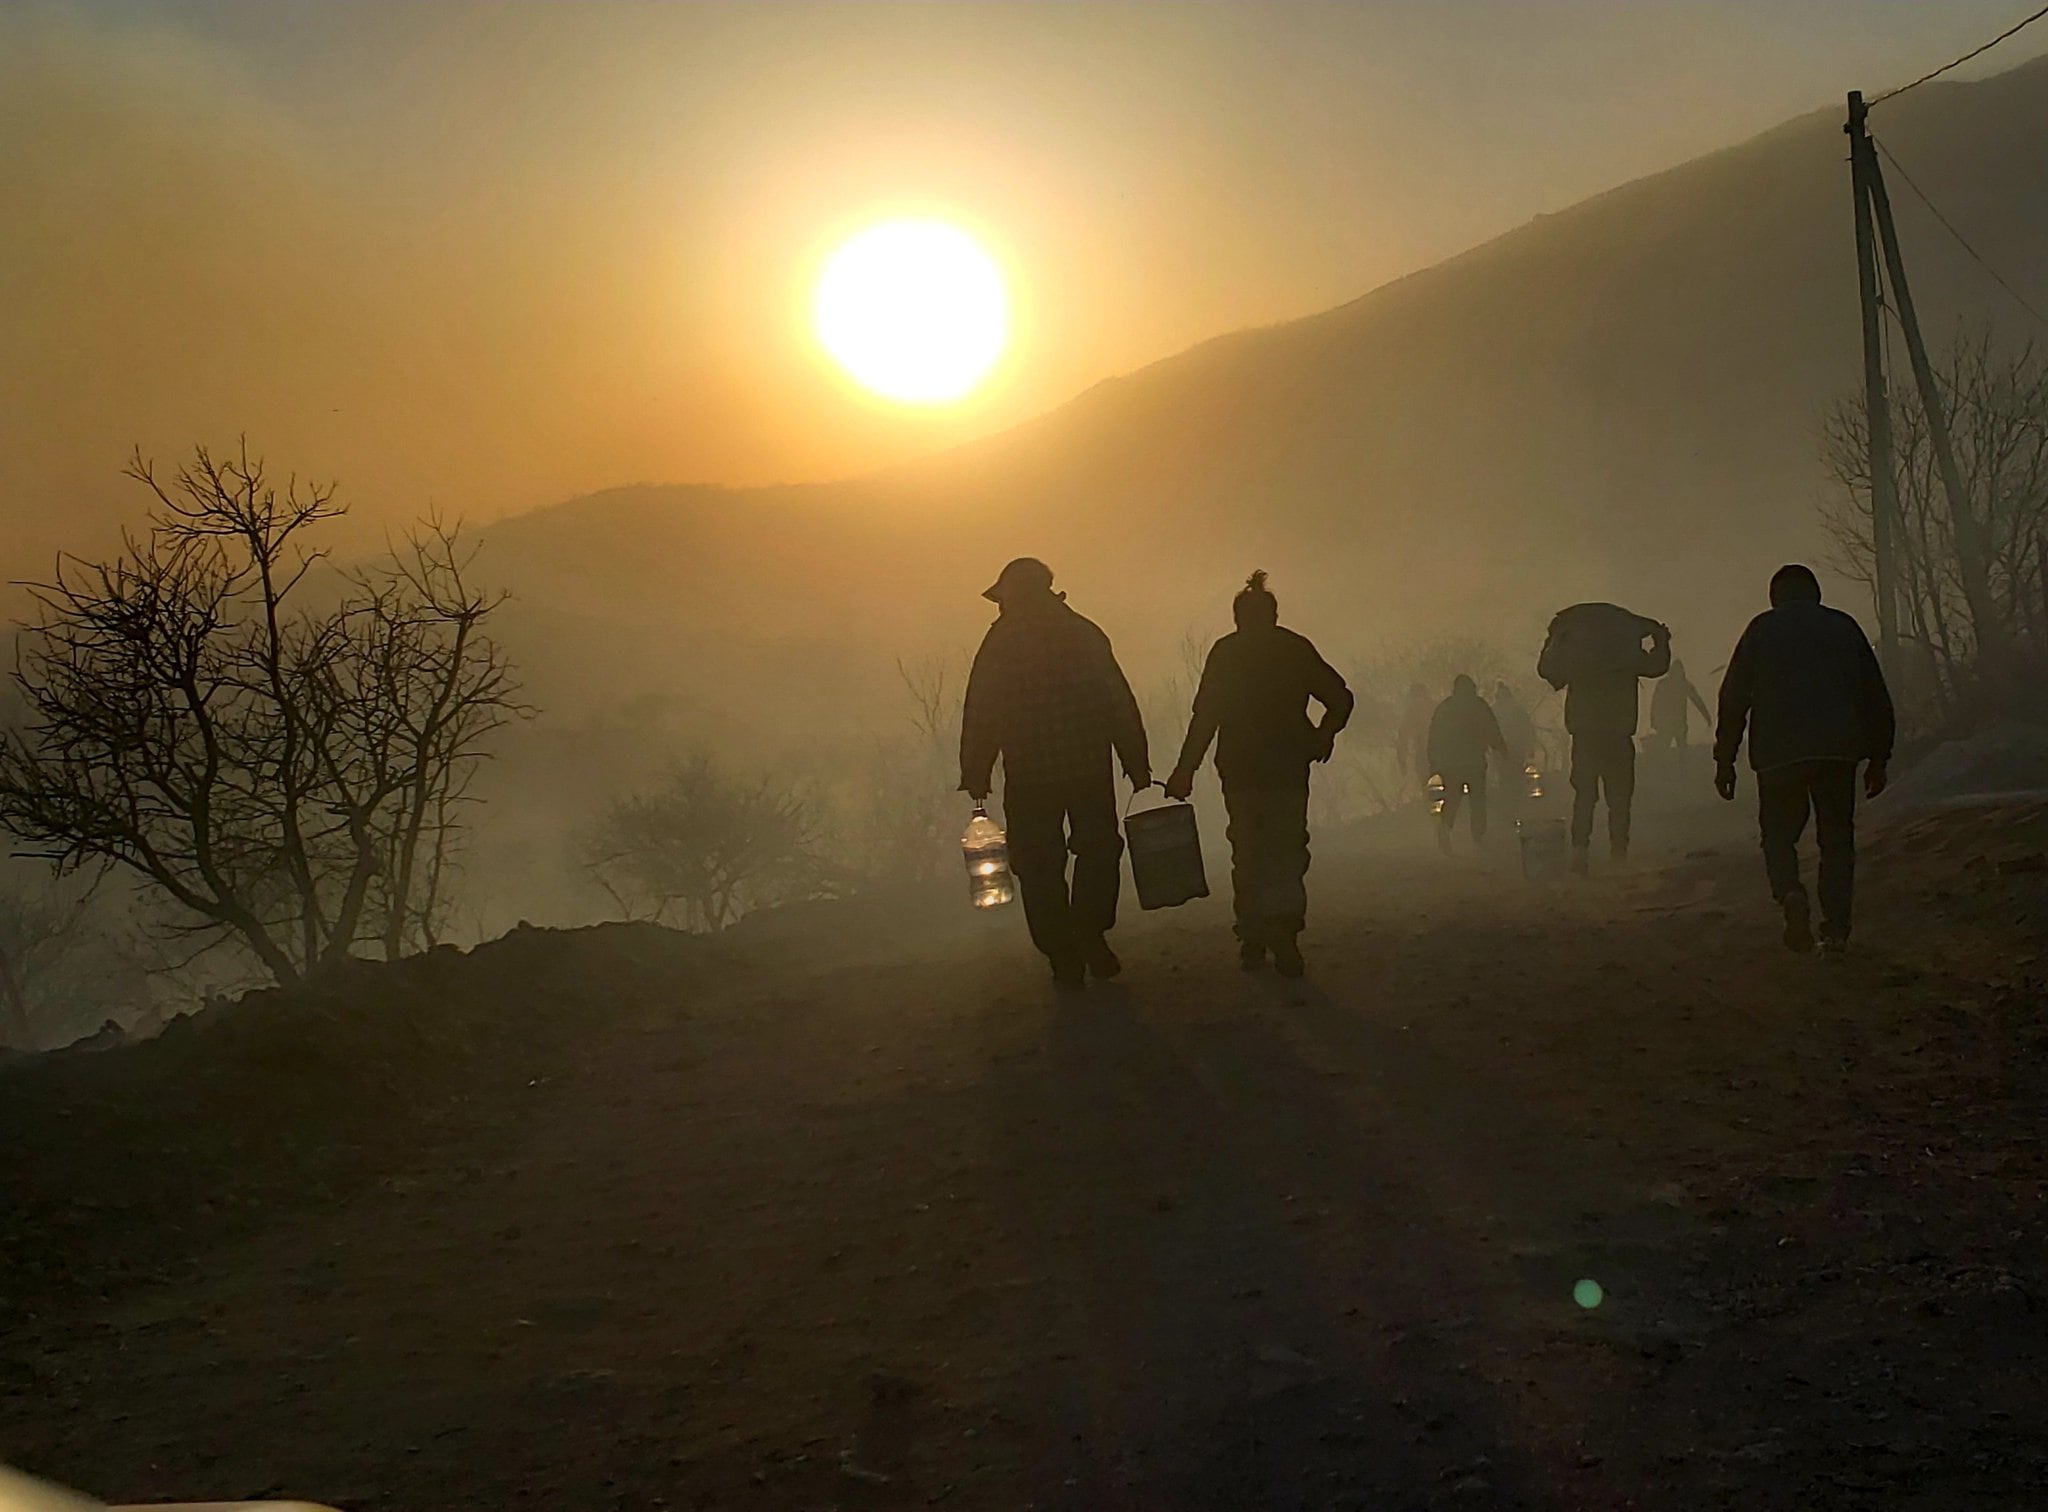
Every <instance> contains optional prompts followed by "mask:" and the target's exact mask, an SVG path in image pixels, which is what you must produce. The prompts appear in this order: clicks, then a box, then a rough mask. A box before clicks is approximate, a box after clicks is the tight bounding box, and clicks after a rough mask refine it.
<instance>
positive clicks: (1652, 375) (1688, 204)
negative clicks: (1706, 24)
mask: <svg viewBox="0 0 2048 1512" xmlns="http://www.w3.org/2000/svg"><path fill="white" fill-rule="evenodd" d="M1874 124H1875V127H1876V129H1877V130H1878V132H1879V133H1880V135H1881V136H1882V137H1883V138H1884V139H1885V140H1886V141H1887V143H1888V144H1889V145H1890V146H1892V147H1893V148H1894V149H1895V150H1896V151H1897V152H1898V154H1899V156H1900V158H1901V160H1902V161H1904V162H1905V163H1906V164H1907V165H1908V166H1909V167H1910V168H1911V169H1912V170H1913V172H1914V176H1915V178H1916V179H1917V180H1918V181H1919V182H1920V183H1922V184H1924V185H1927V186H1928V187H1929V188H1930V190H1931V191H1935V192H1937V193H1938V197H1939V199H1940V202H1941V203H1942V206H1943V208H1944V209H1945V210H1946V211H1947V212H1948V213H1949V214H1950V215H1951V216H1952V217H1953V218H1954V219H1955V220H1956V222H1957V223H1958V224H1959V225H1961V226H1963V227H1964V228H1966V229H1967V231H1968V233H1969V234H1970V236H1971V237H1972V238H1973V240H1975V241H1976V243H1977V244H1978V246H1979V248H1980V250H1982V251H1983V252H1984V253H1985V255H1986V256H1987V257H1989V258H1990V259H1991V261H1992V262H1993V263H1995V264H1996V265H1997V266H1999V267H2000V268H2001V269H2002V270H2003V271H2004V272H2005V273H2006V274H2007V275H2008V276H2009V277H2011V278H2012V279H2013V280H2014V281H2015V282H2016V283H2017V285H2018V286H2019V287H2020V288H2022V289H2029V288H2036V289H2038V288H2041V287H2044V286H2048V156H2044V155H2043V154H2040V153H2037V152H2027V153H2017V152H2014V151H2012V150H2011V145H2012V144H2014V143H2020V142H2038V141H2040V140H2042V138H2043V134H2044V131H2048V62H2043V63H2040V64H2033V65H2029V66H2027V67H2024V68H2021V69H2018V70H2016V71H2014V72H2012V73H2009V74H2006V75H2003V76H2000V77H1998V78H1994V79H1991V80H1988V81H1985V82H1981V83H1971V84H1957V85H1950V84H1942V85H1937V86H1930V87H1928V88H1926V89H1923V90H1920V91H1917V92H1916V93H1914V94H1912V95H1910V96H1908V97H1906V98H1903V99H1901V100H1899V101H1897V102H1896V103H1893V104H1888V105H1886V106H1885V107H1884V108H1883V109H1882V110H1880V111H1879V112H1878V113H1877V115H1876V117H1875V121H1874ZM1843 155H1844V148H1843V143H1842V137H1841V131H1840V112H1839V110H1837V109H1834V108H1829V109H1826V110H1822V111H1819V112H1817V113H1815V114H1813V115H1811V116H1807V117H1804V118H1801V119H1799V120H1795V121H1793V122H1790V123H1788V124H1787V125H1785V126H1783V127H1781V128H1779V129H1777V130H1775V131H1772V132H1770V133H1768V134H1766V135H1764V136H1762V137H1759V138H1757V139H1755V140H1753V141H1750V142H1747V143H1745V144H1743V145H1741V146H1738V147H1735V148H1732V149H1730V150H1728V151H1724V152H1721V153H1718V154H1715V155H1713V156H1710V157H1707V158H1703V159H1699V160H1697V161H1694V162H1691V163H1688V164H1685V165H1684V166H1682V167H1679V168H1676V169H1673V170H1671V171H1670V172H1667V173H1664V174H1661V175H1658V176H1655V177H1652V178H1648V179H1644V180H1641V181H1639V182H1636V183H1632V184H1629V185H1627V186H1625V187H1622V188H1619V189H1616V190H1614V191H1612V192H1610V193H1607V194H1604V195H1601V196H1599V197H1597V198H1595V199H1592V200H1589V201H1586V202H1584V203H1582V204H1579V205H1576V206H1574V207H1572V208H1571V209H1569V210H1565V211H1563V212H1560V213H1558V214H1555V215H1549V216H1544V217H1540V218H1539V219H1537V220H1535V221H1533V222H1531V223H1530V224H1528V225H1525V226H1523V227H1521V228H1520V229H1518V230H1516V231H1514V232H1512V233H1511V234H1508V235H1506V236H1503V237H1501V238H1499V239H1498V240H1496V241H1493V242H1491V243H1489V244H1487V245H1485V246H1482V247H1480V248H1477V249H1476V250H1474V251H1472V252H1470V253H1467V254H1465V255H1463V256H1461V257H1458V258H1455V259H1453V260H1451V261H1448V262H1446V263H1443V264H1441V265H1439V266H1437V267H1434V268H1431V269H1428V270H1427V271H1425V272H1421V273H1417V274H1415V275H1413V276H1411V277H1408V278H1405V279H1402V280H1400V281H1398V282H1396V283H1393V284H1390V285H1388V286H1386V287H1383V288H1381V289H1378V290H1376V291H1374V292H1373V293H1371V294H1369V295H1367V296H1365V297H1364V298H1361V299H1359V300H1356V301H1354V302H1353V303H1350V304H1347V305H1344V306H1342V307H1340V308H1338V309H1334V310H1331V311H1329V312H1327V313H1325V314H1322V315H1318V316H1315V317H1312V318H1309V319H1304V320H1298V321H1294V322H1291V323H1288V324H1285V325H1280V326H1275V327H1271V328H1268V329H1263V330H1256V331H1246V332H1241V333H1238V334H1235V335H1231V336H1226V337H1223V338H1220V339H1218V340H1215V341H1211V342H1209V343H1206V344H1204V345H1202V346H1200V347H1197V348H1195V349H1193V350H1191V351H1188V352H1185V353H1183V354H1181V355H1179V356H1177V357H1174V358H1171V359H1169V360H1167V361H1163V362H1160V363H1158V364H1156V365H1154V366H1152V367H1149V368H1146V369H1144V370H1143V371H1141V372H1138V373H1135V374H1133V375H1130V376H1128V377H1124V378H1119V379H1115V380H1112V381H1109V382H1106V383H1103V384H1101V385H1099V386H1097V387H1096V388H1094V389H1092V390H1090V391H1088V392H1087V393H1085V394H1083V395H1081V396H1080V397H1079V398H1077V399H1075V400H1074V401H1073V402H1072V403H1070V404H1068V405H1066V406H1064V407H1063V408H1061V409H1059V410H1058V411H1056V412H1054V413H1052V414H1049V415H1047V416H1045V417H1043V418H1041V419H1039V420H1037V421H1035V422H1032V423H1030V424H1027V425H1025V426H1023V427H1021V428H1019V429H1017V430H1014V431H1011V432H1008V433H1006V434H1003V435H1001V436H997V437H994V438H992V439H989V440H986V441H983V442H980V443H977V444H974V445H971V446H968V447H965V448H962V449H959V450H956V451H952V452H949V453H946V454H944V455H940V456H935V457H933V458H930V459H927V460H926V461H923V462H921V463H918V464H916V465H913V466H909V467H905V468H902V469H900V470H897V471H894V472H891V473H889V474H886V475H882V476H877V477H871V478H864V479H859V480H854V481H848V482H844V483H838V484H830V485H819V486H807V487H789V488H780V489H768V490H733V491H726V490H704V489H687V488H654V487H642V488H633V489H624V490H619V491H615V492H612V493H607V494H600V495H595V496H592V497H589V498H585V499H581V500H578V501H575V502H574V503H571V504H567V505H563V506H560V507H558V508H555V509H551V510H546V511H542V512H540V513H537V514H534V515H531V516H527V517H524V518H522V519H519V520H516V521H513V522H510V523H507V524H505V525H502V526H500V527H498V528H496V529H495V530H493V531H492V532H491V533H490V536H489V548H488V549H489V552H490V557H491V560H492V564H493V566H494V569H495V570H497V571H498V572H499V573H500V574H501V575H502V576H503V577H505V578H506V579H507V580H508V581H510V582H511V583H512V584H513V585H514V586H515V587H516V588H517V589H518V590H519V591H520V593H521V596H522V601H523V604H524V606H525V607H524V611H523V612H525V613H527V614H528V615H530V616H531V617H532V620H531V625H530V629H531V638H532V639H533V641H534V642H535V643H537V644H544V645H545V648H546V650H545V656H544V658H543V659H544V660H545V661H546V662H547V664H548V665H547V666H546V667H544V668H543V670H542V674H541V675H542V680H543V682H544V683H552V682H561V683H563V684H564V685H565V692H566V693H567V696H570V697H572V698H574V697H579V696H581V695H583V694H585V693H590V692H592V691H593V689H592V686H591V685H590V684H589V683H588V681H587V680H584V679H582V678H581V677H580V676H577V675H573V674H572V673H571V671H570V669H571V668H573V667H575V666H578V665H582V664H585V663H586V660H587V658H586V650H587V643H588V642H589V640H591V639H592V638H596V639H598V640H601V641H602V642H603V643H604V644H605V646H606V659H607V662H608V663H609V664H610V665H611V666H612V668H613V670H614V672H615V673H616V674H617V676H618V678H620V679H621V680H623V682H624V683H625V684H626V685H628V686H632V687H646V686H674V685H681V686H686V687H697V686H707V685H710V684H713V683H718V682H721V681H730V679H729V678H728V677H727V676H726V674H727V673H728V672H729V671H737V672H739V673H740V674H741V675H742V677H743V678H744V680H745V683H746V685H747V687H748V688H749V689H750V690H758V689H759V688H760V687H761V686H763V679H765V680H766V681H767V683H769V684H774V683H779V682H781V681H783V680H784V679H785V678H788V677H791V676H796V677H799V678H800V679H801V681H800V682H799V684H798V685H797V691H800V692H802V693H804V694H805V695H806V696H811V695H813V694H814V693H815V694H817V696H829V693H830V691H831V690H832V689H836V688H843V687H844V686H846V683H845V678H846V676H847V674H848V673H849V671H851V672H853V673H854V674H855V676H856V680H857V681H858V679H859V678H860V677H862V676H866V675H882V676H886V674H887V669H888V664H889V663H888V658H889V655H891V654H893V653H896V652H901V651H905V650H911V651H915V650H919V649H923V648H924V647H925V646H927V645H958V644H963V643H965V642H967V641H968V640H969V638H970V637H972V635H973V634H974V633H975V631H976V628H977V627H978V625H979V623H980V621H981V618H982V614H981V606H980V605H979V604H978V603H977V602H976V601H975V599H974V596H973V590H975V589H977V588H979V587H980V586H981V585H982V583H983V581H984V580H985V579H986V577H987V576H988V574H989V573H990V572H991V571H992V570H993V567H994V565H995V564H996V563H998V562H999V561H1001V560H1002V559H1005V558H1007V557H1009V556H1012V555H1015V554H1018V553H1020V552H1027V551H1028V552H1034V553H1037V554H1042V555H1044V556H1046V557H1047V558H1048V559H1050V560H1052V561H1053V562H1054V563H1055V565H1056V566H1057V567H1058V568H1059V569H1060V570H1061V572H1062V576H1063V578H1064V580H1065V582H1066V583H1067V585H1068V586H1069V587H1070V588H1072V589H1073V590H1074V593H1075V602H1076V603H1077V604H1081V605H1083V606H1084V607H1087V608H1089V609H1091V610H1093V611H1097V612H1099V613H1101V614H1102V615H1103V617H1104V619H1105V622H1106V623H1107V624H1108V625H1109V627H1110V628H1111V629H1112V631H1113V632H1114V633H1116V634H1118V635H1119V637H1120V638H1121V639H1123V640H1125V641H1126V642H1127V643H1130V644H1132V645H1134V646H1136V647H1137V648H1138V649H1140V650H1141V651H1143V650H1157V649H1159V648H1160V647H1162V646H1163V645H1165V644H1166V643H1168V642H1170V641H1171V640H1172V639H1174V638H1176V637H1177V636H1178V635H1179V633H1180V632H1181V630H1182V629H1183V628H1184V627H1186V626H1188V625H1189V624H1190V623H1192V622H1196V621H1199V620H1202V619H1204V618H1213V617H1214V615H1215V614H1216V613H1217V611H1218V609H1219V608H1220V604H1221V602H1222V598H1223V594H1224V592H1225V590H1226V589H1227V587H1228V585H1229V583H1230V582H1231V580H1232V579H1233V577H1241V576H1242V574H1243V572H1244V571H1245V570H1246V569H1248V568H1250V567H1252V566H1265V567H1268V568H1270V569H1272V570H1273V571H1274V573H1275V578H1276V583H1277V584H1278V586H1280V588H1281V589H1282V591H1283V593H1284V594H1285V595H1287V602H1288V604H1289V607H1290V609H1292V610H1293V611H1294V613H1295V614H1296V616H1297V618H1299V619H1300V620H1301V621H1303V623H1304V624H1305V625H1307V626H1308V628H1311V629H1318V630H1320V631H1321V632H1322V633H1323V635H1324V636H1325V637H1326V638H1328V639H1331V640H1333V641H1334V642H1335V643H1336V645H1337V646H1338V647H1340V648H1350V647H1358V646H1365V645H1369V644H1371V643H1373V641H1374V640H1376V639H1377V638H1380V637H1384V636H1390V635H1391V636H1406V635H1409V634H1412V633H1414V632H1416V631H1418V630H1426V631H1431V632H1435V631H1457V632H1466V633H1475V634H1480V635H1485V636H1494V637H1499V636H1516V637H1520V636H1525V635H1527V634H1529V633H1531V632H1532V630H1533V628H1534V627H1535V626H1536V625H1538V624H1540V621H1541V617H1542V616H1543V614H1544V613H1546V612H1547V611H1548V610H1549V609H1551V608H1553V607H1555V606H1556V605H1557V604H1559V603H1561V602H1567V601H1570V600H1573V599H1579V598H1587V597H1615V598H1620V599H1623V600H1625V601H1627V602H1630V603H1633V604H1638V605H1640V606H1642V607H1644V608H1645V609H1651V610H1654V611H1656V612H1657V613H1659V614H1660V615H1662V616H1664V617H1666V618H1669V619H1670V620H1672V622H1673V623H1674V624H1675V625H1676V626H1677V627H1678V628H1679V630H1680V633H1681V636H1682V637H1683V636H1687V635H1691V636H1692V637H1694V638H1696V639H1704V640H1705V641H1707V642H1709V643H1711V644H1713V645H1715V646H1716V647H1717V648H1718V645H1719V643H1720V642H1721V641H1722V639H1723V637H1725V636H1726V635H1728V634H1729V633H1731V632H1732V630H1733V629H1734V628H1735V627H1736V626H1737V625H1739V623H1740V620H1741V618H1742V617H1743V616H1744V615H1745V614H1746V613H1747V612H1748V610H1749V609H1750V607H1751V606H1752V604H1753V602H1754V600H1755V599H1756V597H1757V594H1758V590H1759V587H1760V584H1761V580H1762V578H1763V576H1764V575H1765V574H1766V573H1767V572H1768V570H1769V569H1770V568H1771V567H1772V566H1774V565H1775V564H1776V563H1777V562H1778V561H1780V560H1781V559H1784V558H1786V557H1792V556H1801V557H1811V556H1813V555H1815V554H1816V553H1817V551H1818V550H1819V549H1820V537H1819V531H1818V529H1817V525H1816V521H1815V515H1814V507H1815V504H1816V503H1817V501H1818V500H1819V499H1820V498H1821V497H1822V496H1823V494H1824V493H1825V491H1826V482H1825V478H1824V476H1823V473H1822V470H1821V467H1820V463H1819V460H1818V455H1817V430H1818V424H1819V420H1820V416H1821V414H1822V411H1823V410H1824V408H1825V407H1826V405H1827V404H1828V403H1829V402H1830V401H1832V400H1833V399H1835V398H1836V397H1838V396H1840V395H1843V394H1845V393H1847V392H1849V391H1850V390H1851V389H1853V388H1854V387H1855V385H1856V384H1857V383H1858V381H1859V374H1860V367H1859V350H1860V349H1859V345H1858V342H1859V327H1858V322H1857V313H1856V295H1855V279H1854V261H1853V243H1852V240H1851V229H1850V213H1849V195H1848V185H1847V170H1846V167H1845V165H1844V161H1843ZM1894 199H1895V201H1896V203H1897V205H1898V209H1899V215H1900V218H1901V228H1902V235H1903V237H1904V240H1905V242H1906V247H1907V253H1908V256H1909V257H1910V258H1911V259H1912V265H1913V269H1914V274H1915V278H1916V283H1917V289H1916V292H1917V294H1918V296H1919V301H1920V304H1921V307H1922V310H1923V312H1924V318H1925V320H1926V322H1927V324H1928V326H1929V328H1930V333H1931V335H1932V337H1933V338H1934V339H1935V340H1936V341H1940V340H1942V339H1944V337H1945V335H1946V333H1947V331H1948V330H1949V329H1950V328H1951V327H1952V325H1953V324H1954V323H1955V322H1956V321H1958V320H1960V319H1963V318H1966V317H1971V318H1974V317H1979V316H1984V315H1990V316H1995V317H1997V318H1999V319H2001V320H2015V321H2016V320H2022V319H2024V317H2022V316H2019V315H2018V314H2017V312H2016V310H2015V308H2014V307H2013V306H2012V305H2011V304H2010V303H2009V302H2006V301H2005V296H2003V295H2002V294H2000V293H1998V291H1997V290H1996V289H1995V287H1993V286H1992V285H1991V283H1990V282H1989V281H1988V280H1987V279H1986V278H1985V277H1984V275H1983V274H1982V272H1981V271H1979V270H1977V269H1975V268H1973V267H1971V266H1970V265H1968V264H1967V263H1966V262H1965V261H1964V260H1963V259H1962V254H1961V253H1960V252H1958V251H1957V250H1956V248H1955V247H1954V244H1953V243H1952V242H1950V241H1949V240H1948V238H1947V237H1946V236H1945V235H1944V234H1942V233H1941V232H1940V231H1939V230H1938V229H1937V228H1936V227H1935V226H1934V225H1933V223H1932V221H1931V220H1930V219H1929V218H1928V216H1927V214H1926V212H1925V211H1924V209H1922V208H1921V207H1920V206H1919V204H1918V203H1917V202H1915V200H1914V199H1913V196H1912V194H1911V193H1910V192H1909V191H1908V190H1907V189H1906V188H1905V186H1904V185H1903V184H1898V183H1895V184H1894ZM709 625H716V626H718V627H719V630H720V633H721V635H725V634H730V635H732V636H733V637H735V638H736V639H738V640H740V641H743V642H744V643H745V649H744V650H742V651H740V652H738V653H737V654H736V655H737V660H736V662H735V664H734V666H733V667H732V668H727V667H726V666H724V665H723V664H722V663H720V662H714V661H709V660H700V659H698V658H696V657H693V656H690V655H686V654H679V650H678V644H677V638H678V637H680V638H682V641H683V643H684V644H686V645H687V644H688V643H689V641H690V639H691V637H692V636H693V633H694V632H695V631H697V630H698V629H700V628H703V627H706V626H709ZM649 630H654V631H656V632H657V633H656V634H655V635H654V636H653V637H652V640H651V641H649V640H648V639H646V638H645V632H647V631H649ZM642 646H645V647H647V651H646V653H645V655H646V658H647V659H645V660H640V659H639V658H640V657H641V655H642V654H643V653H642V652H641V651H640V650H639V649H638V648H640V647H642ZM722 655H723V653H722V652H721V656H722ZM557 664H559V665H557ZM571 684H573V686H570V685H571ZM605 686H606V688H607V690H608V687H609V685H605Z"/></svg>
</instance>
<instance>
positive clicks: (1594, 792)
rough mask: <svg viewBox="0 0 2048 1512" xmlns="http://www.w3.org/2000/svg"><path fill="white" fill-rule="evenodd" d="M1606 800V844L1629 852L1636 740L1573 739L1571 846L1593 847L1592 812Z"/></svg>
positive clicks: (1606, 735) (1591, 735)
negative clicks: (1600, 802)
mask: <svg viewBox="0 0 2048 1512" xmlns="http://www.w3.org/2000/svg"><path fill="white" fill-rule="evenodd" d="M1603 797H1604V798H1605V799H1606V800H1607V843H1608V844H1609V845H1610V846H1612V847H1613V848H1614V852H1615V854H1616V855H1620V854H1621V853H1623V852H1625V851H1626V850H1627V849H1628V833H1629V817H1630V814H1631V812H1632V810H1633V809H1634V807H1635V798H1636V739H1635V736H1633V735H1622V734H1610V733H1598V734H1594V733H1588V734H1585V735H1574V736H1573V737H1572V844H1573V845H1574V846H1576V847H1578V848H1580V849H1584V848H1585V847H1586V846H1589V845H1591V844H1592V843H1593V810H1594V808H1595V806H1596V805H1597V804H1598V803H1599V801H1600V800H1601V799H1602V798H1603Z"/></svg>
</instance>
